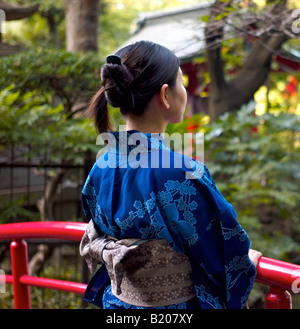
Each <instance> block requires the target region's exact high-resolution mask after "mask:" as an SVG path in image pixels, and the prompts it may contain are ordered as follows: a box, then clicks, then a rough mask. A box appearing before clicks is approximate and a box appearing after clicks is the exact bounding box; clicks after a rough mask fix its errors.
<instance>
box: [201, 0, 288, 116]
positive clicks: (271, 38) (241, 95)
mask: <svg viewBox="0 0 300 329" xmlns="http://www.w3.org/2000/svg"><path fill="white" fill-rule="evenodd" d="M229 3H230V2H226V3H225V2H222V1H216V2H215V3H214V5H213V6H212V10H211V15H210V21H209V23H208V25H207V27H206V31H205V34H206V43H207V62H208V70H209V74H210V78H211V82H210V85H209V115H210V118H211V121H214V120H216V119H218V118H219V117H220V115H222V114H223V113H225V112H229V111H236V110H239V108H240V107H241V106H242V105H243V104H245V103H248V102H249V101H250V100H251V99H252V98H253V96H254V93H255V92H256V91H257V90H258V88H259V87H260V86H261V85H263V83H264V82H265V81H266V79H267V77H268V73H269V71H270V67H271V61H272V56H273V53H274V51H276V50H278V49H279V48H280V46H281V45H282V43H283V42H284V41H286V40H287V39H288V36H287V35H286V34H285V33H284V32H278V33H276V34H273V35H272V34H269V33H267V32H265V33H263V34H262V35H261V36H260V37H259V38H258V39H257V40H256V42H255V43H254V44H253V45H252V49H251V51H250V53H249V55H248V57H247V58H246V60H245V62H244V65H243V67H242V69H241V70H240V72H239V73H238V75H237V77H236V78H234V79H233V80H231V81H230V82H227V81H226V80H225V73H224V70H223V63H222V59H221V47H222V45H221V41H220V40H221V39H222V38H223V26H220V24H216V21H215V18H216V16H217V15H218V14H219V13H220V12H222V11H224V10H225V8H226V6H227V5H228V4H229ZM277 9H278V8H275V9H274V11H275V10H277ZM216 26H217V28H216ZM218 40H219V41H218ZM210 45H213V46H210Z"/></svg>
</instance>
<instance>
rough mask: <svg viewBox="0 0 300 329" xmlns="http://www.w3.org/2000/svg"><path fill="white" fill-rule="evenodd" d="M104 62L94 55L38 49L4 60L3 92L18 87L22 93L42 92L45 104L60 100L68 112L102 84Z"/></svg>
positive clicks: (1, 64)
mask: <svg viewBox="0 0 300 329" xmlns="http://www.w3.org/2000/svg"><path fill="white" fill-rule="evenodd" d="M102 64H103V63H101V62H100V61H99V59H98V58H97V57H96V56H95V54H93V53H84V54H82V53H69V52H67V51H62V50H51V49H50V50H45V49H41V48H38V49H35V50H34V51H28V52H21V53H19V54H17V55H14V56H7V57H2V58H0V69H1V72H5V74H2V75H0V89H1V90H2V89H4V88H7V87H9V86H10V85H12V84H13V85H14V89H13V90H15V91H18V92H20V94H25V93H28V92H34V91H35V90H38V94H39V97H40V99H41V101H43V102H44V103H50V102H51V101H52V98H51V97H52V96H54V95H56V96H58V97H60V99H61V101H62V103H63V105H64V110H65V111H66V112H70V111H71V107H72V106H73V105H74V103H75V102H76V101H77V100H78V99H79V97H83V96H85V97H87V96H90V95H91V94H92V93H93V92H94V91H95V90H96V88H97V84H98V83H99V75H100V67H101V66H102Z"/></svg>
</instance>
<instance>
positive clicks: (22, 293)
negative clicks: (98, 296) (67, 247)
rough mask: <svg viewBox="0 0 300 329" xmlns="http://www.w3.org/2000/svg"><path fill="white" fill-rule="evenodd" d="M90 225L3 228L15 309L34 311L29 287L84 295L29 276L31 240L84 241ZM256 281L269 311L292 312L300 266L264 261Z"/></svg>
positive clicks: (66, 284) (71, 285)
mask: <svg viewBox="0 0 300 329" xmlns="http://www.w3.org/2000/svg"><path fill="white" fill-rule="evenodd" d="M86 226H87V224H85V223H73V222H26V223H14V224H3V225H0V240H12V242H11V244H10V250H11V264H12V275H5V276H4V275H2V276H1V275H0V282H1V280H2V281H3V280H5V282H6V283H8V284H13V291H14V306H15V308H18V309H19V308H23V309H28V308H30V290H29V286H37V287H42V288H50V289H57V290H64V291H69V292H75V293H78V294H83V293H84V291H85V289H86V284H83V283H78V282H71V281H63V280H56V279H49V278H39V277H34V276H29V275H28V253H27V243H26V241H25V240H27V239H43V238H44V239H61V240H72V241H80V240H81V238H82V235H83V234H84V231H85V229H86ZM256 281H257V282H260V283H264V284H266V285H269V286H270V289H269V292H268V293H267V294H266V296H265V308H268V309H280V308H285V309H289V308H292V300H291V295H290V294H289V293H288V292H287V290H288V291H291V292H293V293H297V294H300V266H299V265H294V264H290V263H286V262H283V261H279V260H275V259H271V258H267V257H261V258H260V259H259V263H258V266H257V277H256Z"/></svg>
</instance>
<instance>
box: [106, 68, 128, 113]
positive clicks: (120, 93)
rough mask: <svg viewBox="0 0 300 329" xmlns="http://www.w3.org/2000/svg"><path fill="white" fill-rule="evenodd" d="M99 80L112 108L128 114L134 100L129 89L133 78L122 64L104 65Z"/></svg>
mask: <svg viewBox="0 0 300 329" xmlns="http://www.w3.org/2000/svg"><path fill="white" fill-rule="evenodd" d="M101 80H102V83H103V86H104V93H105V97H106V99H107V102H108V103H109V104H110V105H111V106H113V107H122V108H124V109H127V111H128V112H129V111H130V109H131V108H132V107H133V106H134V104H133V99H134V98H133V96H132V91H131V88H130V86H131V84H132V82H133V76H132V74H131V73H130V72H129V70H128V68H127V67H126V66H125V65H123V64H121V65H119V64H110V63H107V64H104V66H103V67H102V70H101ZM127 111H126V112H127Z"/></svg>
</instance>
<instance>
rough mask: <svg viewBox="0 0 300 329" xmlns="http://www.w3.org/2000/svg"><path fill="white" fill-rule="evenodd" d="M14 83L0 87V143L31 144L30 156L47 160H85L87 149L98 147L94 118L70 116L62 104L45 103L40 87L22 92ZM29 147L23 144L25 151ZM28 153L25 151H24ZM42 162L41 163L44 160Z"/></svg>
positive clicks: (91, 149)
mask: <svg viewBox="0 0 300 329" xmlns="http://www.w3.org/2000/svg"><path fill="white" fill-rule="evenodd" d="M12 89H14V87H13V86H11V87H9V88H6V89H4V90H2V91H0V100H1V102H0V103H1V105H0V115H1V118H2V120H1V121H0V145H1V148H2V149H3V147H5V146H6V145H10V144H12V143H14V144H15V145H17V146H18V147H21V146H22V145H23V146H28V145H30V146H31V148H30V156H31V157H35V158H41V157H44V156H45V154H47V157H48V161H50V162H54V163H55V162H60V161H62V159H63V160H64V161H65V162H72V164H76V163H77V164H78V163H82V160H83V157H84V156H83V154H84V152H86V151H96V145H95V133H94V127H93V123H92V121H91V120H89V119H86V118H83V117H80V116H77V117H75V118H72V119H71V120H70V119H68V115H67V114H66V113H64V108H63V106H62V105H58V106H57V107H51V105H49V104H45V103H43V101H41V100H40V98H39V93H38V91H33V92H27V93H25V94H23V95H20V93H19V91H12ZM26 150H27V148H26V149H25V148H24V151H25V152H26ZM24 156H26V153H25V154H24ZM41 165H42V163H41Z"/></svg>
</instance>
